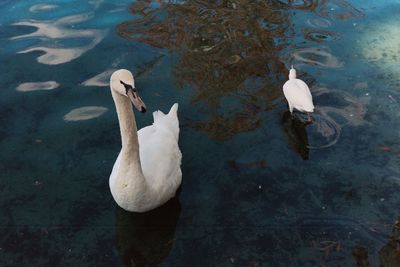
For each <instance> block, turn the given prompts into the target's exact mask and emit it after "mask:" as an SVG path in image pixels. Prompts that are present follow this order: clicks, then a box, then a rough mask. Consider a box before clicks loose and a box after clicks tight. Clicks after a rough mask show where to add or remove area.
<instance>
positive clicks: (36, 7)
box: [29, 3, 58, 13]
mask: <svg viewBox="0 0 400 267" xmlns="http://www.w3.org/2000/svg"><path fill="white" fill-rule="evenodd" d="M56 8H58V5H55V4H45V3H42V4H37V5H33V6H31V7H30V8H29V11H30V12H32V13H38V12H47V11H50V10H53V9H56Z"/></svg>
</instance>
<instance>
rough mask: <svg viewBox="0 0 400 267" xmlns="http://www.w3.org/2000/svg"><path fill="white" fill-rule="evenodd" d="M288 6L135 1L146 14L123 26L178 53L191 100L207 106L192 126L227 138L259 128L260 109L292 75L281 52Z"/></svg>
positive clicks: (129, 34)
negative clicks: (203, 115) (204, 115)
mask: <svg viewBox="0 0 400 267" xmlns="http://www.w3.org/2000/svg"><path fill="white" fill-rule="evenodd" d="M282 5H283V4H282V3H278V2H272V3H270V4H268V5H263V4H260V3H259V2H258V1H248V0H242V1H238V2H231V1H222V2H216V3H207V2H199V1H185V2H182V3H179V4H174V3H164V2H162V3H160V4H152V2H151V1H150V2H149V1H137V2H135V3H133V4H132V6H131V12H132V13H133V14H135V15H136V16H140V18H138V19H135V20H132V21H127V22H124V23H122V24H120V25H119V27H118V31H119V33H120V34H121V35H122V36H123V37H125V38H127V39H129V40H133V41H139V42H144V43H147V44H150V45H152V46H155V47H163V48H169V49H171V50H172V51H177V52H178V54H179V56H180V59H179V62H178V63H177V65H176V66H175V73H176V78H177V80H178V83H179V84H180V85H181V86H185V85H190V86H193V87H195V88H196V89H197V91H196V93H195V95H194V96H193V102H194V103H199V102H200V103H204V104H206V106H207V108H208V111H207V114H208V116H207V117H208V119H207V120H200V121H199V120H196V121H191V122H190V123H189V126H190V127H193V128H195V129H198V130H200V131H204V132H206V133H207V134H208V135H209V136H210V137H212V138H215V139H219V140H224V139H229V138H231V137H232V136H234V135H235V134H237V133H240V132H247V131H252V130H255V129H257V128H259V127H260V123H261V117H260V113H261V112H262V111H264V110H266V109H271V108H272V107H273V106H274V105H275V104H274V101H275V100H277V99H278V98H280V97H281V95H282V93H281V88H280V87H281V84H280V82H281V81H282V80H283V78H284V77H285V76H286V75H287V74H286V70H285V66H284V64H283V63H282V62H281V61H280V59H279V57H278V54H279V51H280V50H281V49H282V48H283V45H282V44H283V43H284V42H285V38H286V36H285V32H286V30H287V29H288V27H289V18H290V17H289V16H288V14H287V13H286V12H285V10H284V8H282ZM244 18H245V19H244ZM277 43H280V44H277ZM225 102H229V107H227V106H226V105H227V104H225ZM225 108H227V110H225V111H223V110H224V109H225Z"/></svg>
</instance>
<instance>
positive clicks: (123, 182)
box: [109, 70, 182, 212]
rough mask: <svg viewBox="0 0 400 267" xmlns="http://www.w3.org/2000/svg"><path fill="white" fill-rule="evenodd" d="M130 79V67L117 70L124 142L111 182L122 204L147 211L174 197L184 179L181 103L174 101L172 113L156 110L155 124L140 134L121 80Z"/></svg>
mask: <svg viewBox="0 0 400 267" xmlns="http://www.w3.org/2000/svg"><path fill="white" fill-rule="evenodd" d="M121 73H122V74H121ZM128 74H130V72H129V73H128ZM115 76H116V77H115ZM124 78H125V80H124ZM129 79H133V78H132V77H131V74H130V75H127V72H126V70H122V71H121V70H120V71H119V72H118V71H117V72H115V73H114V74H113V75H112V78H111V89H112V90H111V91H112V95H113V98H114V102H115V105H116V108H117V114H118V119H119V122H120V129H121V139H122V143H123V146H122V149H121V152H120V153H119V155H118V157H117V160H116V162H115V164H114V167H113V169H112V172H111V175H110V180H109V184H110V190H111V194H112V195H113V198H114V200H115V201H116V202H117V204H118V205H119V206H120V207H122V208H123V209H125V210H128V211H134V212H145V211H149V210H151V209H154V208H156V207H158V206H161V205H162V204H164V203H165V202H167V201H168V200H169V199H171V198H172V197H174V196H175V192H176V190H177V189H178V187H179V185H180V184H181V181H182V172H181V168H180V166H181V159H182V154H181V151H180V149H179V146H178V139H179V121H178V116H177V110H178V104H174V105H173V106H172V108H171V110H170V112H169V113H168V114H164V113H163V112H161V111H156V112H154V113H153V118H154V123H153V125H150V126H147V127H144V128H142V129H140V130H139V131H137V135H136V127H134V125H132V122H133V123H136V122H135V119H134V115H133V112H132V106H131V104H130V102H129V100H128V98H127V97H126V96H124V95H122V93H123V88H119V87H120V86H121V85H120V82H119V80H123V81H127V80H129ZM131 82H133V81H131ZM138 152H139V153H138Z"/></svg>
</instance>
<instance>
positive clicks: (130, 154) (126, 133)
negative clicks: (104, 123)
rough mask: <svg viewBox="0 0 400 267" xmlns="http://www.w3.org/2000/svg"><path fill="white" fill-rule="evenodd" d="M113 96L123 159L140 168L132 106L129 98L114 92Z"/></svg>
mask: <svg viewBox="0 0 400 267" xmlns="http://www.w3.org/2000/svg"><path fill="white" fill-rule="evenodd" d="M111 94H112V97H113V99H114V103H115V108H116V110H117V115H118V121H119V129H120V132H121V141H122V149H121V156H122V158H121V159H122V160H127V161H128V162H129V164H135V163H136V164H138V167H140V158H139V141H138V135H137V127H136V120H135V116H134V114H133V111H132V104H131V102H130V100H129V98H127V97H125V96H122V95H120V94H118V93H115V92H114V90H111ZM140 173H141V169H140Z"/></svg>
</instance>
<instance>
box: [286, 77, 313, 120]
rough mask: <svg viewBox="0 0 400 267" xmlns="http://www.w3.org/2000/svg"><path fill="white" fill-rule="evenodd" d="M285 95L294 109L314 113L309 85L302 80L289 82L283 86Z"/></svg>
mask: <svg viewBox="0 0 400 267" xmlns="http://www.w3.org/2000/svg"><path fill="white" fill-rule="evenodd" d="M283 93H284V95H285V97H286V100H287V101H288V102H289V103H290V105H291V106H292V107H294V108H295V109H297V110H299V111H306V112H313V111H314V104H313V100H312V95H311V92H310V89H309V88H308V86H307V84H306V83H305V82H304V81H302V80H300V79H291V80H288V81H287V82H286V83H285V84H284V85H283Z"/></svg>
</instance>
